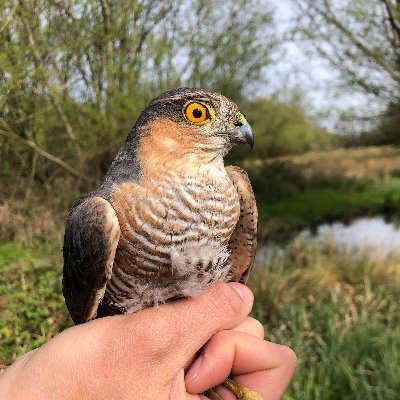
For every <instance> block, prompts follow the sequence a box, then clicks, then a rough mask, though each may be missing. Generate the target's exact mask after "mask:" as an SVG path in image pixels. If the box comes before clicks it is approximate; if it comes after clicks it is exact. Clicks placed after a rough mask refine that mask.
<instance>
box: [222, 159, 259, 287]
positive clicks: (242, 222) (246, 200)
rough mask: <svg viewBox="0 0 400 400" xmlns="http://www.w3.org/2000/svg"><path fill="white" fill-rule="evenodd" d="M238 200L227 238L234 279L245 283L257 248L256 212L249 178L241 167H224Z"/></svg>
mask: <svg viewBox="0 0 400 400" xmlns="http://www.w3.org/2000/svg"><path fill="white" fill-rule="evenodd" d="M226 172H227V173H228V176H229V178H230V179H231V181H232V183H233V184H234V186H235V188H236V190H237V192H238V195H239V199H240V200H239V201H240V217H239V220H238V222H237V224H236V227H235V230H234V231H233V234H232V236H231V238H230V240H229V248H230V250H231V254H230V262H231V264H232V272H233V275H234V279H235V280H237V281H240V282H242V283H246V282H247V280H248V278H249V275H250V271H251V267H252V266H253V263H254V258H255V255H256V248H257V221H258V212H257V205H256V199H255V197H254V193H253V189H252V188H251V184H250V180H249V178H248V176H247V174H246V172H244V171H243V170H242V169H241V168H239V167H235V166H229V167H226Z"/></svg>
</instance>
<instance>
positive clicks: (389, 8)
mask: <svg viewBox="0 0 400 400" xmlns="http://www.w3.org/2000/svg"><path fill="white" fill-rule="evenodd" d="M381 2H382V3H383V4H384V5H385V8H386V11H387V13H388V16H389V21H390V25H391V26H392V28H393V30H394V32H395V33H396V34H397V37H398V39H399V40H400V27H399V26H398V25H397V24H396V19H395V17H394V15H393V10H392V6H391V4H389V2H388V0H381Z"/></svg>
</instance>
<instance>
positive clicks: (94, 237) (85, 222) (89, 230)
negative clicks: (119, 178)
mask: <svg viewBox="0 0 400 400" xmlns="http://www.w3.org/2000/svg"><path fill="white" fill-rule="evenodd" d="M119 236H120V228H119V223H118V219H117V217H116V215H115V212H114V209H113V208H112V206H111V204H110V203H109V202H108V201H107V200H104V199H103V198H101V197H94V196H93V197H86V198H83V199H81V200H79V201H78V202H77V203H76V204H75V206H74V207H73V208H72V210H71V212H70V214H69V216H68V220H67V225H66V228H65V236H64V246H63V255H64V269H63V294H64V297H65V302H66V304H67V308H68V310H69V312H70V314H71V317H72V319H73V321H74V322H75V323H76V324H79V323H83V322H86V321H89V320H91V319H93V318H94V317H95V316H96V312H97V308H98V305H99V302H100V301H101V300H102V298H103V296H104V291H105V288H106V285H107V282H108V280H109V279H110V277H111V273H112V265H113V262H114V256H115V251H116V248H117V245H118V241H119Z"/></svg>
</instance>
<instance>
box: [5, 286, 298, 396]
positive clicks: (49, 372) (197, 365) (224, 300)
mask: <svg viewBox="0 0 400 400" xmlns="http://www.w3.org/2000/svg"><path fill="white" fill-rule="evenodd" d="M252 305H253V295H252V293H251V291H250V290H249V289H248V288H247V287H246V286H244V285H241V284H239V283H230V284H226V283H217V284H215V285H213V286H212V287H211V288H210V289H209V290H207V291H205V292H204V293H203V294H202V295H200V296H198V297H197V298H193V299H186V300H180V301H176V302H174V303H170V304H164V305H162V306H160V307H157V308H151V309H147V310H144V311H141V312H138V313H136V314H133V315H120V316H113V317H107V318H102V319H98V320H95V321H92V322H89V323H87V324H83V325H78V326H75V327H73V328H70V329H68V330H66V331H64V332H63V333H61V334H60V335H58V336H56V337H55V338H53V339H51V340H50V341H49V342H48V343H46V344H45V345H43V346H42V347H41V348H39V349H36V350H34V351H31V352H29V353H27V354H25V355H24V356H22V357H20V358H19V359H17V361H16V362H15V363H14V364H13V365H12V366H11V367H9V368H8V369H7V370H6V371H5V372H4V373H3V374H2V375H0V397H1V398H2V399H26V400H30V399H32V400H33V399H46V400H47V399H61V400H62V399H85V400H86V399H96V400H102V399H104V400H105V399H107V400H110V399H118V400H124V399H129V400H136V399H137V400H139V399H140V400H144V399H149V400H150V399H152V400H154V399H160V400H162V399H171V400H172V399H174V400H175V399H176V400H179V399H188V400H189V399H190V400H200V399H202V400H205V399H206V398H205V397H204V396H203V395H202V394H201V393H202V392H204V391H206V390H208V389H210V388H211V387H213V386H217V385H219V384H220V383H221V382H223V381H224V380H225V379H226V378H227V377H228V376H229V375H231V376H233V377H234V379H235V381H237V382H238V383H240V384H241V385H243V386H246V387H248V388H251V389H253V390H255V391H257V392H258V393H259V394H260V395H261V396H262V397H263V398H265V399H268V400H278V399H280V398H281V397H282V396H283V394H284V392H285V390H286V388H287V386H288V384H289V382H290V380H291V378H292V376H293V373H294V370H295V367H296V356H295V354H294V352H293V351H292V350H291V349H289V348H288V347H285V346H281V345H278V344H275V343H271V342H267V341H265V340H264V329H263V327H262V325H261V324H260V323H259V322H258V321H256V320H255V319H253V318H250V317H249V316H248V314H249V312H250V310H251V308H252ZM217 392H218V393H219V395H220V396H221V398H222V399H223V400H233V399H235V397H234V396H233V394H232V393H230V392H229V391H227V390H226V389H224V388H218V389H217Z"/></svg>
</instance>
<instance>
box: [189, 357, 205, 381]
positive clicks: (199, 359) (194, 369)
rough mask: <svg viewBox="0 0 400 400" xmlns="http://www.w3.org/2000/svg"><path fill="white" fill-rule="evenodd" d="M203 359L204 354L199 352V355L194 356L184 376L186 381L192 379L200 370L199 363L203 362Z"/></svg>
mask: <svg viewBox="0 0 400 400" xmlns="http://www.w3.org/2000/svg"><path fill="white" fill-rule="evenodd" d="M203 359H204V354H201V355H200V356H198V357H197V358H196V360H195V362H194V363H193V364H192V365H191V367H190V368H189V371H188V372H187V374H186V376H185V382H186V383H188V382H190V381H191V380H193V379H194V378H196V376H197V374H198V372H199V371H200V367H201V364H202V363H203Z"/></svg>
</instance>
